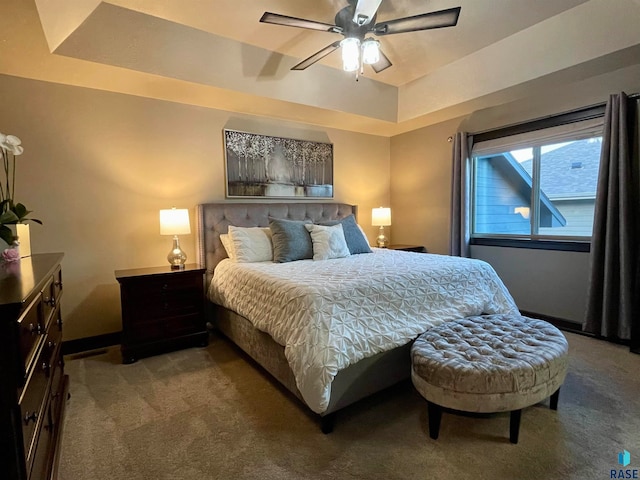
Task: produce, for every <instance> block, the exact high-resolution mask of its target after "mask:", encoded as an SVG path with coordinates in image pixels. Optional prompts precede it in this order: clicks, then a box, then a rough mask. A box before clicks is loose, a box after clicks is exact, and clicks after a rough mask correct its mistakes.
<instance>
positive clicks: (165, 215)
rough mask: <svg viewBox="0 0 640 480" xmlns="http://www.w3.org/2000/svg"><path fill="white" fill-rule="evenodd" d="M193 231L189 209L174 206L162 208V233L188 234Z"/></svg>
mask: <svg viewBox="0 0 640 480" xmlns="http://www.w3.org/2000/svg"><path fill="white" fill-rule="evenodd" d="M189 233H191V226H190V225H189V210H188V209H186V208H175V207H174V208H172V209H170V210H160V235H186V234H189Z"/></svg>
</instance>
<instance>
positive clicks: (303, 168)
mask: <svg viewBox="0 0 640 480" xmlns="http://www.w3.org/2000/svg"><path fill="white" fill-rule="evenodd" d="M224 150H225V163H226V181H227V190H226V195H227V197H228V198H247V197H276V198H289V197H300V198H333V145H332V144H331V143H323V142H313V141H309V140H296V139H293V138H282V137H272V136H268V135H259V134H256V133H246V132H239V131H236V130H227V129H225V130H224Z"/></svg>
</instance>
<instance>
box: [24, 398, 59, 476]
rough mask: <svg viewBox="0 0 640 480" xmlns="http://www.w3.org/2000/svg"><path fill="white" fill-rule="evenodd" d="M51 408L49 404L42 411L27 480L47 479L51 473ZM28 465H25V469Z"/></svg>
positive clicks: (52, 431) (52, 432) (52, 437)
mask: <svg viewBox="0 0 640 480" xmlns="http://www.w3.org/2000/svg"><path fill="white" fill-rule="evenodd" d="M50 408H51V406H50V404H49V402H47V404H46V405H45V408H44V409H43V411H42V417H43V418H42V423H41V426H40V431H39V432H38V439H37V443H36V444H35V445H34V447H33V455H32V460H31V472H30V475H29V480H41V479H45V478H49V473H50V472H51V468H52V466H51V460H52V456H53V449H52V446H53V439H54V430H53V423H52V421H51V413H50V411H49V409H50ZM28 466H29V463H27V468H28Z"/></svg>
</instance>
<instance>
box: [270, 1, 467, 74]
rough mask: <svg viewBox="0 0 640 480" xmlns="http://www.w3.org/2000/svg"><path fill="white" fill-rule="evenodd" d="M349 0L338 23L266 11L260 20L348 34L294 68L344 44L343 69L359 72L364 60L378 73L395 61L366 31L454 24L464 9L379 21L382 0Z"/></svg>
mask: <svg viewBox="0 0 640 480" xmlns="http://www.w3.org/2000/svg"><path fill="white" fill-rule="evenodd" d="M347 1H348V2H349V5H347V6H346V7H344V8H343V9H342V10H340V11H339V12H338V13H337V14H336V17H335V20H334V21H335V25H331V24H328V23H322V22H316V21H314V20H305V19H303V18H296V17H289V16H287V15H280V14H278V13H271V12H265V13H264V15H262V18H261V19H260V21H261V22H262V23H272V24H275V25H284V26H287V27H297V28H305V29H308V30H318V31H321V32H330V33H340V34H342V35H343V36H344V37H345V38H344V39H343V40H339V41H336V42H333V43H332V44H330V45H328V46H326V47H324V48H323V49H322V50H320V51H318V52H316V53H314V54H313V55H311V56H310V57H308V58H306V59H304V60H303V61H301V62H300V63H298V64H297V65H295V66H293V67H292V68H291V70H304V69H305V68H307V67H309V66H311V65H313V64H314V63H316V62H317V61H319V60H321V59H323V58H324V57H326V56H327V55H329V54H330V53H331V52H333V51H335V50H336V49H338V48H340V47H342V63H343V68H344V70H347V71H356V72H357V71H358V70H360V72H361V73H362V72H363V68H364V64H368V65H371V67H372V68H373V70H374V71H375V72H376V73H380V72H382V71H383V70H385V69H387V68H389V67H390V66H391V65H392V64H391V61H390V60H389V59H388V58H387V56H386V55H385V54H384V53H383V52H382V50H381V49H380V42H378V40H376V39H374V38H373V37H371V36H367V35H370V34H373V35H375V36H383V35H393V34H396V33H405V32H416V31H419V30H430V29H434V28H442V27H453V26H455V25H456V24H457V23H458V17H459V16H460V10H461V7H455V8H449V9H446V10H439V11H436V12H429V13H423V14H420V15H415V16H412V17H403V18H397V19H395V20H386V21H382V22H379V23H376V17H377V12H378V8H379V7H380V4H381V3H382V0H347Z"/></svg>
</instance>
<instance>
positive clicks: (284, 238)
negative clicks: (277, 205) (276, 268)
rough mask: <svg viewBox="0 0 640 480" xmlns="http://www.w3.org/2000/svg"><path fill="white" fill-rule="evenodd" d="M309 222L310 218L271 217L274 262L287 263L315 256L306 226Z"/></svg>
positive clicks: (270, 226)
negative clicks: (287, 218)
mask: <svg viewBox="0 0 640 480" xmlns="http://www.w3.org/2000/svg"><path fill="white" fill-rule="evenodd" d="M309 223H311V221H309V220H304V221H299V220H284V219H279V218H270V219H269V228H270V229H271V241H272V242H273V261H274V262H276V263H285V262H293V261H295V260H304V259H307V258H313V243H312V242H311V235H310V234H309V232H308V231H307V229H306V228H305V224H309Z"/></svg>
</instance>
